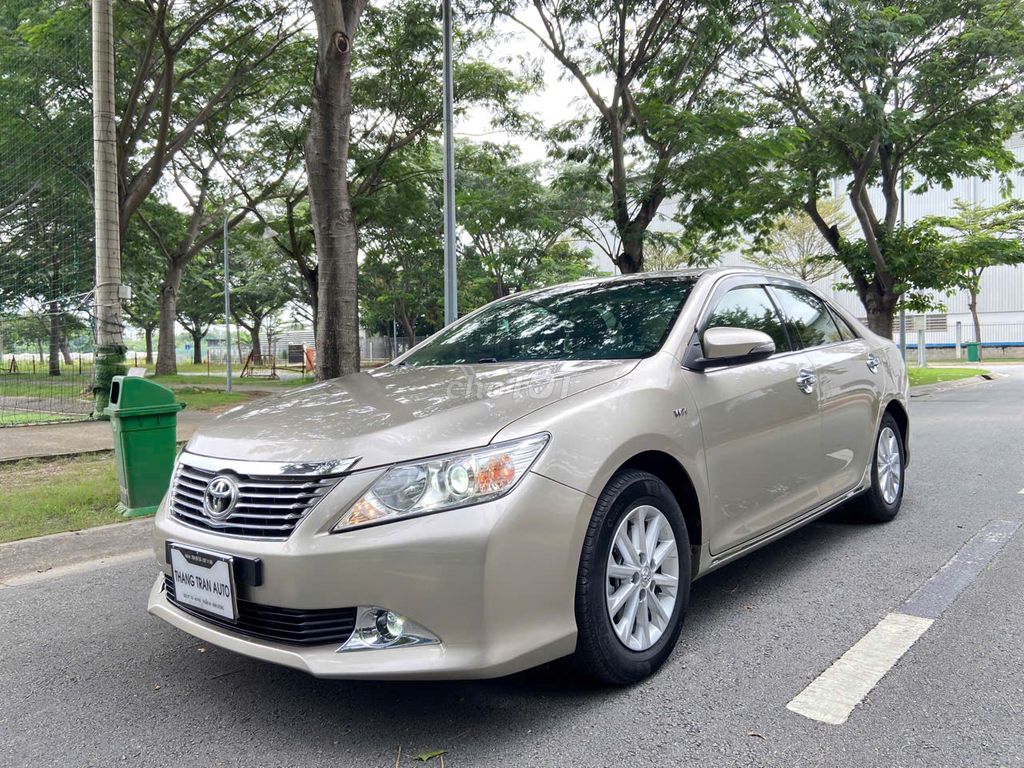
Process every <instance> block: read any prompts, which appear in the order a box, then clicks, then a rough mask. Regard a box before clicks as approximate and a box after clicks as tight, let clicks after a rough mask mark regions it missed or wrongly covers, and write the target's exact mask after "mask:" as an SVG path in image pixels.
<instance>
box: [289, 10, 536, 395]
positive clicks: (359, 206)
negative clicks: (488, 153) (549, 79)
mask: <svg viewBox="0 0 1024 768" xmlns="http://www.w3.org/2000/svg"><path fill="white" fill-rule="evenodd" d="M313 8H314V15H315V16H316V18H317V30H318V58H317V67H316V72H315V75H314V87H313V110H312V114H311V117H310V128H309V134H308V136H307V139H306V169H307V175H308V180H309V204H310V212H311V218H312V225H313V230H314V234H315V248H316V255H317V260H318V268H317V275H316V277H317V285H318V292H319V299H318V301H317V312H318V319H317V376H318V377H319V378H329V377H332V376H338V375H341V374H343V373H351V372H354V371H357V370H358V369H359V344H358V325H357V315H358V312H357V301H356V293H355V291H356V275H357V264H356V253H357V251H358V245H359V232H360V229H361V228H362V227H364V226H367V225H370V224H371V222H372V221H373V220H374V219H375V218H377V217H380V216H383V217H384V218H385V219H393V218H394V215H393V212H391V211H386V210H384V209H383V208H382V206H380V205H379V204H378V203H377V202H375V199H376V197H377V194H378V193H379V192H380V191H381V190H383V189H386V188H387V187H389V186H390V185H392V184H395V183H397V182H399V181H401V180H402V179H403V177H404V175H405V174H406V173H414V174H422V173H437V172H438V171H437V169H435V168H429V169H428V168H425V167H424V166H423V164H422V163H420V162H419V160H418V159H416V158H418V157H421V156H422V154H423V153H424V152H425V151H426V148H428V147H429V146H430V145H431V144H432V143H433V142H435V141H436V138H437V135H438V133H439V130H440V124H441V51H442V39H441V31H440V28H439V25H438V13H437V11H438V7H437V4H436V3H434V2H429V1H428V0H406V2H402V3H392V4H388V5H386V6H382V7H379V8H378V7H372V6H371V7H369V8H366V4H365V2H355V1H354V0H353V1H352V2H348V1H347V0H346V1H343V2H341V3H330V4H328V3H325V2H320V0H316V1H315V2H314V3H313ZM364 10H365V14H364ZM357 27H358V30H359V44H358V45H354V44H353V35H354V34H355V31H356V28H357ZM490 35H491V31H490V29H489V27H482V26H481V25H479V24H477V25H475V26H474V25H471V24H468V23H461V22H460V23H458V24H457V32H456V37H455V48H456V61H457V65H456V68H455V82H456V84H457V95H456V98H457V101H456V106H457V107H458V109H459V110H460V111H462V110H465V109H467V108H469V107H471V106H483V107H489V108H491V109H493V110H495V112H496V114H497V118H498V119H501V120H503V121H504V122H505V123H506V124H509V125H511V124H521V123H522V121H523V117H522V115H519V114H517V113H516V112H515V110H514V109H513V106H514V102H515V99H516V97H517V96H518V95H519V94H521V93H522V92H524V90H526V89H527V88H529V87H530V86H531V85H532V82H533V81H532V78H531V77H529V76H527V77H522V76H517V75H513V74H510V73H509V72H507V71H505V70H504V69H502V68H500V67H497V66H495V65H493V64H491V63H489V62H488V61H487V60H486V57H485V55H484V53H483V52H482V51H481V47H482V46H483V45H484V44H485V43H486V41H487V40H488V38H489V36H490ZM350 46H352V50H351V54H350V52H349V47H350ZM410 155H412V156H413V160H409V156H410ZM378 220H379V219H378Z"/></svg>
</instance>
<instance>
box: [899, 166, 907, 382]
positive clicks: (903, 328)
mask: <svg viewBox="0 0 1024 768" xmlns="http://www.w3.org/2000/svg"><path fill="white" fill-rule="evenodd" d="M906 180H907V179H906V171H900V229H903V227H904V226H905V225H906V223H907V195H906V191H907V190H906ZM902 304H903V301H902V299H901V300H900V305H901V306H900V354H901V355H902V356H903V360H904V362H906V360H907V310H906V309H904V308H903V306H902Z"/></svg>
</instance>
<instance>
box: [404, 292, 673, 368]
mask: <svg viewBox="0 0 1024 768" xmlns="http://www.w3.org/2000/svg"><path fill="white" fill-rule="evenodd" d="M692 287H693V281H692V280H690V279H686V278H678V277H666V278H658V279H650V280H626V281H622V282H610V283H598V284H596V285H590V286H585V287H579V286H575V287H570V288H553V289H551V290H549V291H543V292H541V293H534V294H530V295H528V296H524V297H522V298H512V299H509V300H506V301H500V302H497V303H495V304H493V305H491V306H489V307H486V308H484V309H483V310H482V311H480V312H478V313H477V314H476V315H473V316H471V317H468V318H466V319H464V320H461V321H459V322H457V323H454V324H453V325H451V326H450V327H448V328H446V329H445V330H443V331H442V332H441V333H439V334H438V335H437V336H435V337H434V338H433V339H431V340H429V341H427V342H424V343H423V344H422V345H421V346H420V347H419V348H417V349H415V350H413V352H412V354H411V355H410V356H409V357H407V358H405V362H406V363H407V364H408V365H459V364H465V363H480V362H485V363H486V362H507V361H511V362H517V361H525V360H617V359H631V358H640V357H647V356H648V355H652V354H654V353H655V352H657V351H658V349H660V348H661V345H662V343H663V342H664V340H665V337H666V336H667V335H668V332H669V330H670V329H671V327H672V323H673V321H674V320H675V318H676V316H677V315H678V314H679V310H680V309H682V306H683V303H684V302H685V301H686V299H687V297H688V296H689V295H690V289H691V288H692Z"/></svg>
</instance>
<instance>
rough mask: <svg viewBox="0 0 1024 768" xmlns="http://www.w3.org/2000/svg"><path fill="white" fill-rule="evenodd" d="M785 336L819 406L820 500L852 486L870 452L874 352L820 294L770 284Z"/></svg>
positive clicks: (876, 370) (876, 361)
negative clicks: (797, 351) (814, 384)
mask: <svg viewBox="0 0 1024 768" xmlns="http://www.w3.org/2000/svg"><path fill="white" fill-rule="evenodd" d="M771 290H772V292H773V295H774V296H775V298H776V300H777V301H778V304H779V307H780V308H781V309H782V313H783V315H784V319H785V322H786V328H787V330H788V331H789V335H790V338H792V339H793V340H794V342H796V343H798V344H799V346H800V348H801V350H802V351H803V353H804V354H805V355H807V357H808V358H809V360H810V364H811V367H812V369H813V371H814V374H815V375H816V376H817V379H818V401H819V404H820V408H821V438H822V447H821V453H820V455H819V458H818V461H819V463H820V465H821V476H822V486H821V494H822V498H823V499H824V500H828V499H832V498H834V497H836V496H840V495H842V494H844V493H846V492H847V491H849V490H851V489H853V488H854V487H856V485H857V484H858V483H859V482H860V480H861V478H862V477H863V475H864V468H865V467H866V466H867V464H868V461H869V458H870V456H871V455H872V449H873V447H874V446H873V443H874V435H875V416H876V414H877V413H878V390H879V387H878V379H879V377H880V376H881V375H882V371H881V367H880V361H879V359H878V356H877V355H875V354H873V353H872V350H871V345H870V344H869V343H868V341H867V340H865V339H862V338H860V337H859V336H858V335H857V334H856V332H855V331H854V330H853V329H852V328H851V327H850V326H849V325H848V324H847V323H846V322H845V321H844V320H843V319H842V317H840V316H838V315H837V313H834V312H833V311H832V310H830V308H829V307H828V304H827V302H825V301H824V300H823V299H822V298H820V297H819V296H815V295H814V294H813V293H811V292H810V291H808V290H806V289H804V288H801V287H798V286H795V285H774V286H772V289H771Z"/></svg>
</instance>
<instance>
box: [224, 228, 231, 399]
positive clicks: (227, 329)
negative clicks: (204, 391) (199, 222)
mask: <svg viewBox="0 0 1024 768" xmlns="http://www.w3.org/2000/svg"><path fill="white" fill-rule="evenodd" d="M230 213H231V212H230V211H228V210H227V209H225V210H224V348H225V349H226V350H227V353H228V354H227V361H228V370H227V374H228V378H227V385H226V386H225V389H224V391H225V392H230V391H231V284H230V283H229V282H228V278H229V277H230V276H231V273H230V272H229V267H228V216H229V215H230Z"/></svg>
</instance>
